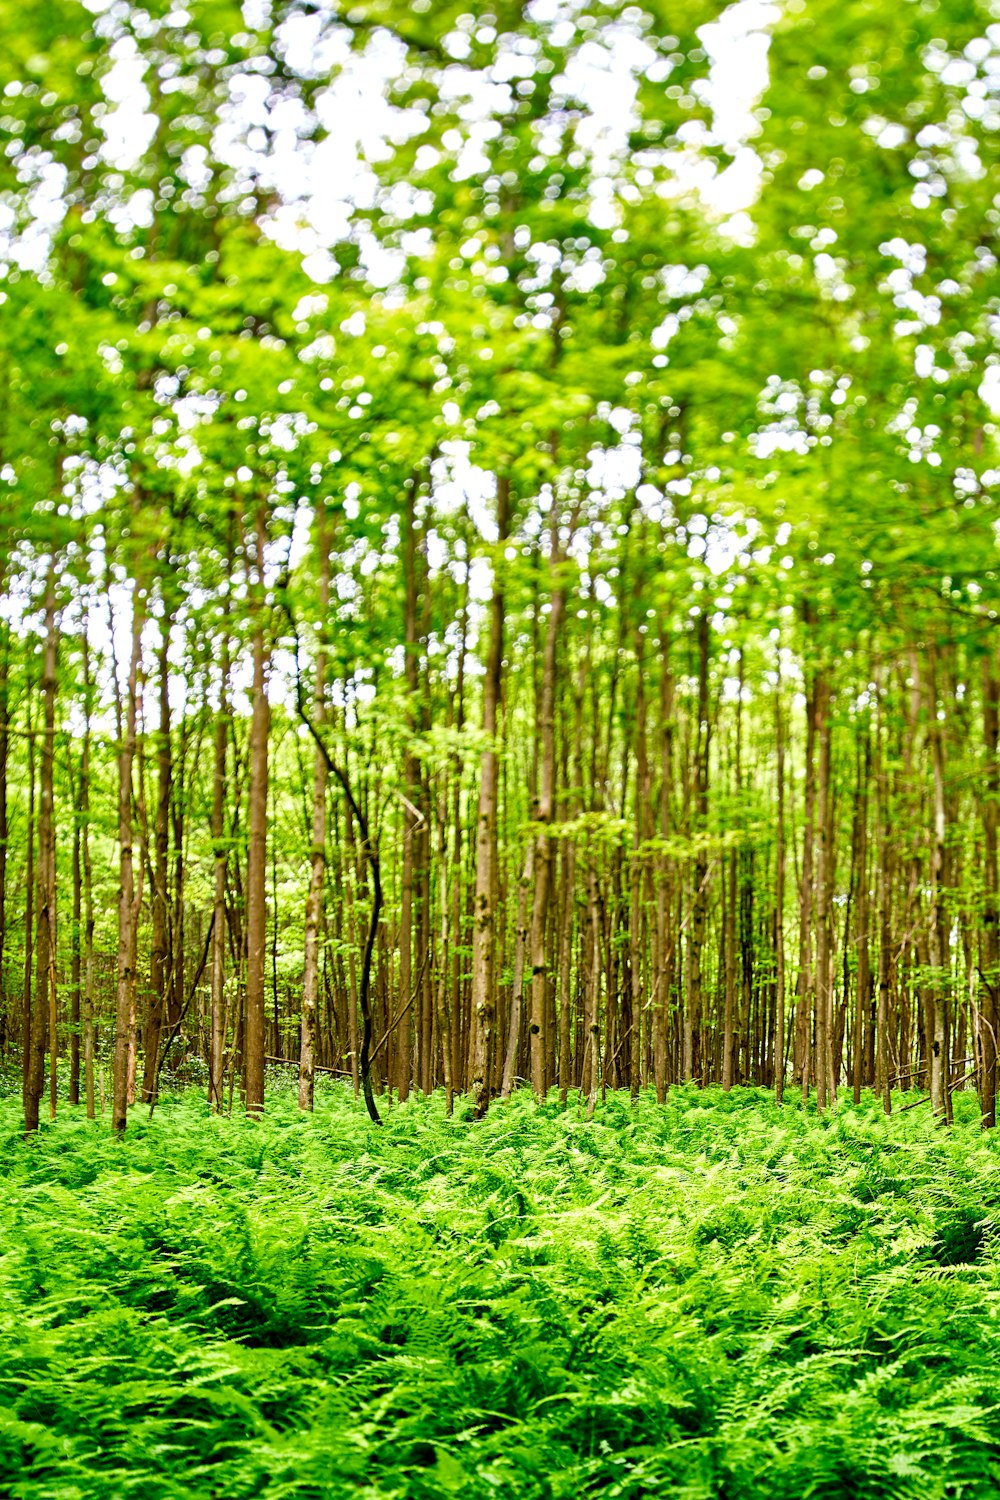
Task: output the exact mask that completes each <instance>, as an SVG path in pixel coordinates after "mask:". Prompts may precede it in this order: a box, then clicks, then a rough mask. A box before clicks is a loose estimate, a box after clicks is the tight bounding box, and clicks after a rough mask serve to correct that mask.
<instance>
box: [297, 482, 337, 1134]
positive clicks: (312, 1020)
mask: <svg viewBox="0 0 1000 1500" xmlns="http://www.w3.org/2000/svg"><path fill="white" fill-rule="evenodd" d="M325 520H326V517H325V514H324V510H323V503H322V501H320V502H318V504H317V508H316V545H317V548H318V551H319V607H320V619H321V624H320V630H321V631H322V630H324V629H325V626H326V619H327V615H328V614H329V610H330V552H329V544H328V539H327V535H326V525H325ZM313 719H314V722H315V724H316V726H317V728H318V729H319V730H320V733H322V730H323V726H324V724H325V722H326V651H325V650H324V649H323V648H322V647H321V648H320V650H319V651H317V653H316V685H315V689H314V693H313ZM326 788H327V769H326V759H325V757H324V755H323V752H322V751H321V750H320V748H319V746H316V748H315V753H314V755H313V797H312V849H311V851H310V860H311V870H310V876H309V894H308V896H307V898H306V920H305V957H304V963H303V972H302V1034H301V1040H300V1044H299V1109H306V1110H310V1109H312V1107H313V1097H314V1089H315V1085H314V1067H315V1054H316V1005H317V999H318V995H319V932H320V923H321V920H322V915H323V888H324V884H325V881H326Z"/></svg>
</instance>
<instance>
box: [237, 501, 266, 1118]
mask: <svg viewBox="0 0 1000 1500" xmlns="http://www.w3.org/2000/svg"><path fill="white" fill-rule="evenodd" d="M266 543H267V503H266V501H264V500H261V501H259V502H258V504H257V508H256V511H255V513H254V577H253V584H252V595H251V608H252V612H253V688H252V703H253V709H252V716H251V721H250V787H249V797H248V801H249V809H248V817H249V824H250V828H249V838H248V845H247V981H246V1026H245V1036H244V1055H243V1070H244V1093H245V1102H246V1111H247V1114H261V1113H263V1109H264V1050H265V1049H264V1029H265V1028H264V992H265V971H266V960H267V800H268V799H267V791H268V735H269V730H270V718H271V714H270V705H269V704H268V700H267V686H266V675H267V667H268V650H267V642H266V620H265V613H264V608H265V601H264V549H265V545H266Z"/></svg>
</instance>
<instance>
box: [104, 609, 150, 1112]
mask: <svg viewBox="0 0 1000 1500" xmlns="http://www.w3.org/2000/svg"><path fill="white" fill-rule="evenodd" d="M145 622H146V611H145V599H144V596H143V593H142V591H141V589H140V586H139V583H138V580H136V581H134V582H133V586H132V655H131V659H130V661H129V673H128V684H127V698H126V703H125V709H124V714H122V713H121V712H119V715H118V720H119V726H120V727H119V733H120V743H119V747H118V957H117V982H116V987H115V1052H114V1065H113V1073H112V1103H111V1125H112V1128H113V1129H114V1130H115V1131H117V1132H118V1133H119V1134H120V1133H121V1132H122V1131H124V1129H125V1126H126V1122H127V1116H128V1102H129V1052H130V1050H131V1045H132V1037H133V1031H134V1027H135V952H136V926H137V922H138V916H139V899H138V897H137V895H136V885H135V871H134V868H133V842H132V841H133V837H134V834H133V827H132V765H133V762H134V760H135V745H136V724H137V719H138V707H139V664H140V660H141V656H142V630H143V626H144V625H145ZM140 892H141V886H140Z"/></svg>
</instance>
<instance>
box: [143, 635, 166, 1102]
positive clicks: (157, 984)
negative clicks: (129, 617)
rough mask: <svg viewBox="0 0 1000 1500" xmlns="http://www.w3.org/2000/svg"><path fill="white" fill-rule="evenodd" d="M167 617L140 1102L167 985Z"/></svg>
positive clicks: (155, 1056)
mask: <svg viewBox="0 0 1000 1500" xmlns="http://www.w3.org/2000/svg"><path fill="white" fill-rule="evenodd" d="M169 645H170V613H169V611H168V610H167V608H166V605H164V609H163V617H162V619H161V621H160V649H159V651H158V652H157V666H158V669H159V689H160V726H159V729H158V731H157V737H156V769H157V784H156V820H155V822H154V824H153V880H152V884H153V890H152V902H151V906H152V917H153V930H152V941H151V946H150V958H149V1006H148V1010H147V1014H146V1030H145V1036H144V1038H143V1040H144V1044H145V1056H144V1061H143V1076H142V1102H143V1103H144V1104H152V1103H153V1102H154V1100H155V1097H156V1079H157V1073H158V1065H159V1060H160V1036H161V1033H162V1031H163V1017H164V1012H165V1008H166V1003H167V985H168V982H169V972H170V964H169V937H168V929H169V919H168V912H169V896H168V891H167V885H168V881H169V865H168V857H169V840H170V797H171V790H172V784H173V756H172V753H171V749H172V747H171V736H170V662H169V659H168V648H169Z"/></svg>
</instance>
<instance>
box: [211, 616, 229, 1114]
mask: <svg viewBox="0 0 1000 1500" xmlns="http://www.w3.org/2000/svg"><path fill="white" fill-rule="evenodd" d="M227 603H228V601H227ZM226 616H227V618H225V619H224V621H223V639H222V662H221V668H220V673H219V712H218V714H217V715H216V720H215V744H214V754H213V757H212V848H213V851H214V865H215V869H214V892H213V903H212V911H213V919H212V980H211V985H212V989H211V1001H210V1006H211V1009H210V1020H209V1026H210V1039H209V1054H208V1102H209V1104H210V1105H211V1107H212V1109H213V1110H214V1111H215V1112H216V1114H220V1113H221V1112H222V1109H223V1107H224V1100H223V1056H224V1052H225V1046H226V869H227V865H228V862H229V847H228V844H227V843H226V842H225V839H224V834H225V812H226V745H227V742H228V739H229V730H230V709H229V668H230V663H229V621H228V608H227V610H226Z"/></svg>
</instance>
